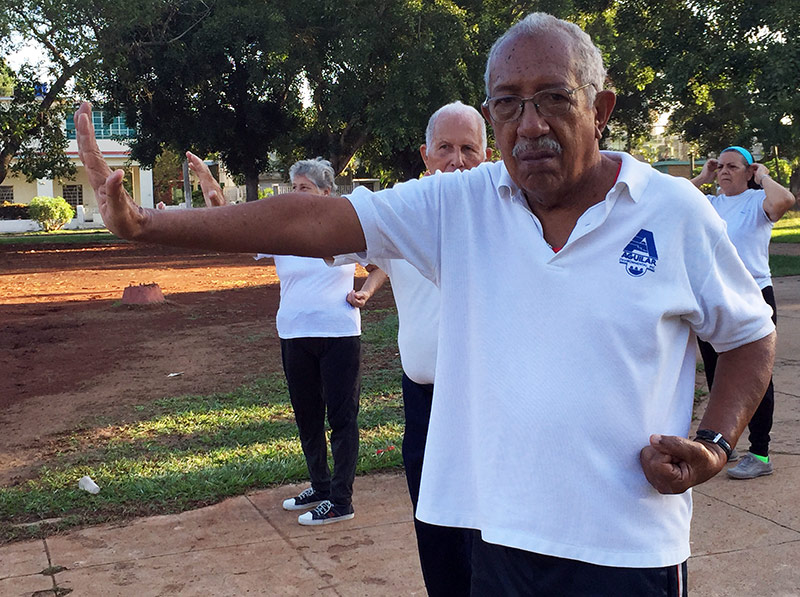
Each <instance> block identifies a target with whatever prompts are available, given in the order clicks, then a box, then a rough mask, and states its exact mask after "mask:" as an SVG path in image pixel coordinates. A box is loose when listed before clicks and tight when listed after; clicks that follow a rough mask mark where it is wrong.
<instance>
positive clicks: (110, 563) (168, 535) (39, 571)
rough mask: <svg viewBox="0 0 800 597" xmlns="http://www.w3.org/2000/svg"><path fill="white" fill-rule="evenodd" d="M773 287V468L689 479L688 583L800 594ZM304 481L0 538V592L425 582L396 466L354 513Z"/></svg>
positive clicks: (796, 346) (794, 290)
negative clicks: (325, 518) (305, 517)
mask: <svg viewBox="0 0 800 597" xmlns="http://www.w3.org/2000/svg"><path fill="white" fill-rule="evenodd" d="M775 294H776V297H777V301H778V314H779V315H778V327H779V342H778V360H777V363H776V368H775V387H776V395H775V397H776V411H775V424H774V430H773V441H772V460H773V462H774V464H775V473H774V474H773V475H772V476H769V477H762V478H760V479H757V480H752V481H734V480H730V479H728V478H727V476H726V475H725V474H724V473H723V474H720V475H718V476H717V477H716V478H714V479H712V480H711V481H709V482H707V483H705V484H703V485H702V486H700V487H699V488H697V489H695V491H694V503H695V514H694V520H693V525H692V552H693V556H692V558H691V559H690V560H689V589H690V594H692V595H698V596H699V595H702V596H703V597H715V596H719V597H723V596H724V597H738V596H741V597H753V596H757V597H761V596H770V597H789V596H800V565H798V564H800V499H798V498H800V493H798V488H800V277H791V278H778V279H777V280H776V281H775ZM740 447H741V448H742V450H746V449H747V442H746V437H745V438H744V439H743V440H742V442H740ZM298 489H299V487H298V486H291V487H280V488H274V489H268V490H264V491H258V492H255V493H252V494H249V495H246V496H242V497H237V498H232V499H229V500H226V501H225V502H222V503H221V504H218V505H215V506H211V507H208V508H203V509H200V510H195V511H192V512H185V513H183V514H180V515H174V516H157V517H153V518H146V519H140V520H137V521H135V522H133V523H129V524H126V525H108V526H99V527H92V528H87V529H83V530H78V531H73V532H71V533H68V534H66V535H61V536H53V537H49V538H47V539H45V540H38V541H28V542H24V543H15V544H11V545H6V546H4V547H0V596H3V597H5V596H23V595H24V596H28V597H30V596H31V595H35V596H38V597H44V596H49V595H64V594H66V593H67V592H68V591H72V595H80V596H81V597H83V596H88V597H92V596H101V597H116V596H125V597H128V596H130V597H149V596H153V597H155V596H172V595H204V596H206V595H208V596H211V595H213V596H215V597H223V596H231V597H233V596H241V595H269V596H273V595H276V596H278V595H280V596H283V595H322V596H327V595H330V596H335V595H336V596H357V595H358V596H369V597H372V596H382V595H386V596H398V595H424V594H425V591H424V586H423V583H422V578H421V575H420V573H419V566H418V562H417V556H416V544H415V539H414V530H413V525H412V522H411V506H410V502H409V500H408V494H407V490H406V484H405V479H404V477H403V476H402V475H401V474H391V475H375V476H370V477H360V478H358V479H357V480H356V485H355V500H354V506H355V509H356V517H355V518H354V519H353V520H352V521H348V522H344V523H340V524H335V525H331V526H326V527H321V528H317V527H312V528H309V527H302V526H299V525H298V524H297V522H296V518H297V513H291V512H285V511H283V510H282V509H281V506H280V503H281V501H282V500H283V498H285V497H288V496H291V495H294V494H295V493H296V492H297V491H298Z"/></svg>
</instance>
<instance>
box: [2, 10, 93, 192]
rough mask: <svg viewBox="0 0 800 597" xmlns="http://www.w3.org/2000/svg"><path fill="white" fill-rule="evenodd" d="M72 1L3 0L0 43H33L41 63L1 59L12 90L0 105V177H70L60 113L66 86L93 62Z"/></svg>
mask: <svg viewBox="0 0 800 597" xmlns="http://www.w3.org/2000/svg"><path fill="white" fill-rule="evenodd" d="M81 6H82V5H81V4H80V3H78V2H76V1H74V0H37V1H36V2H33V1H30V0H7V1H6V2H5V3H4V11H3V13H2V15H0V36H1V37H0V47H2V49H3V50H5V51H11V50H13V49H17V48H19V47H20V46H21V45H22V44H24V43H34V44H35V45H36V47H37V48H38V49H40V50H41V56H42V57H46V62H45V63H40V64H31V63H25V64H23V65H22V66H20V67H19V69H16V70H12V69H11V67H10V66H9V65H8V64H6V63H5V62H4V61H2V60H0V78H2V79H3V81H4V86H5V87H10V88H12V89H13V92H12V95H11V97H10V99H8V100H4V101H3V103H2V104H1V105H0V182H2V181H3V180H5V178H6V176H8V174H9V173H11V172H17V173H20V174H22V175H24V176H25V177H26V178H27V179H28V180H29V181H32V180H35V179H36V178H44V177H47V178H54V177H56V176H70V175H72V174H74V172H75V169H74V167H73V165H72V163H71V162H70V161H69V159H68V158H67V157H66V154H65V151H64V150H65V148H66V145H67V139H66V136H65V132H64V115H65V113H66V112H67V111H69V110H70V109H71V108H72V105H71V98H70V94H69V90H70V85H71V84H73V83H75V84H79V83H78V82H77V81H76V77H77V78H80V77H81V76H82V75H84V74H87V73H89V72H90V71H91V69H92V68H93V67H94V66H95V64H96V63H95V60H94V58H95V56H94V53H93V52H94V51H93V34H92V31H91V29H90V28H89V27H88V26H87V25H85V24H84V22H85V21H84V18H83V17H82V15H81V10H82V9H81Z"/></svg>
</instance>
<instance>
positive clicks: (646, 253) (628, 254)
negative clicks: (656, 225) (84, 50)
mask: <svg viewBox="0 0 800 597" xmlns="http://www.w3.org/2000/svg"><path fill="white" fill-rule="evenodd" d="M657 261H658V251H656V241H655V240H653V233H652V232H650V231H649V230H645V229H644V228H642V229H641V230H639V232H637V233H636V236H634V237H633V238H632V239H631V242H629V243H628V245H627V246H626V247H625V249H623V251H622V255H621V256H620V258H619V262H620V263H621V264H623V265H624V266H625V271H626V272H628V274H629V275H631V276H633V277H635V278H638V277H640V276H643V275H645V273H647V271H648V270H649V271H651V272H654V271H656V262H657Z"/></svg>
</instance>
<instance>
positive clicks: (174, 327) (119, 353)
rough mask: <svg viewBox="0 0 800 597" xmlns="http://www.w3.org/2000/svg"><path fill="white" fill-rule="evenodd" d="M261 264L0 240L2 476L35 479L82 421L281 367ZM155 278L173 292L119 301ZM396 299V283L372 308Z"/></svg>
mask: <svg viewBox="0 0 800 597" xmlns="http://www.w3.org/2000/svg"><path fill="white" fill-rule="evenodd" d="M260 263H264V262H260ZM260 263H257V262H255V261H254V260H253V257H252V256H251V255H242V254H230V255H228V254H220V253H204V252H196V251H189V250H183V249H171V248H164V247H158V246H154V245H135V244H128V243H118V244H111V245H89V246H77V245H44V246H37V245H0V485H4V486H5V485H9V484H16V483H19V482H21V481H23V480H25V479H26V478H27V476H28V474H29V471H30V470H31V469H32V468H33V467H35V466H36V465H37V464H39V463H41V462H42V460H43V459H44V458H45V457H46V456H47V455H48V454H49V453H50V451H51V450H52V449H53V446H52V443H53V441H54V439H55V438H56V437H57V436H58V435H59V434H63V433H65V432H68V431H69V430H71V429H74V428H75V427H76V426H78V425H91V424H95V423H102V422H104V421H107V422H110V421H114V422H120V421H125V420H129V419H130V418H132V417H133V415H134V411H133V409H132V408H131V405H133V404H141V403H144V402H147V401H150V400H154V399H157V398H162V397H166V396H176V395H181V394H192V393H194V394H207V393H210V392H213V391H215V390H226V389H231V388H234V387H236V386H238V385H240V384H242V383H246V382H248V381H251V380H253V379H255V378H258V377H263V376H265V375H267V374H269V373H272V372H279V371H281V361H280V347H279V344H278V337H277V333H276V331H275V313H276V311H277V307H278V301H279V292H280V289H279V285H278V278H277V276H276V275H275V268H274V266H273V265H272V263H271V260H270V261H269V265H260ZM365 275H366V274H365V272H364V271H363V270H361V269H360V268H359V271H358V273H357V278H358V280H357V282H356V287H358V286H360V284H361V283H363V278H364V276H365ZM150 283H156V284H158V285H159V286H160V288H161V290H162V292H163V294H164V296H165V298H166V300H167V302H166V303H162V304H160V305H148V306H126V305H122V304H121V298H122V293H123V291H124V289H125V287H127V286H129V285H138V284H150ZM393 304H394V303H393V300H392V296H391V291H390V290H389V285H388V284H387V285H386V286H385V287H384V288H383V289H381V291H379V292H378V293H377V294H376V295H375V297H373V300H372V301H371V303H370V307H371V308H373V309H374V308H385V307H389V306H392V305H393ZM174 373H179V374H180V375H173V376H170V374H174Z"/></svg>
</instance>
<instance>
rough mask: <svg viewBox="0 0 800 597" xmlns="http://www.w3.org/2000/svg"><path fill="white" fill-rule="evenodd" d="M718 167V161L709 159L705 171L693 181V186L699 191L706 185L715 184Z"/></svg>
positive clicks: (704, 165)
mask: <svg viewBox="0 0 800 597" xmlns="http://www.w3.org/2000/svg"><path fill="white" fill-rule="evenodd" d="M718 166H719V162H718V161H717V160H715V159H713V158H709V159H707V160H706V163H705V164H703V169H702V170H701V171H700V174H698V175H697V176H695V177H694V178H693V179H692V184H693V185H694V186H696V187H697V188H698V189H699V188H700V187H701V186H703V185H704V184H708V183H709V182H714V177H715V176H716V172H717V167H718Z"/></svg>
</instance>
